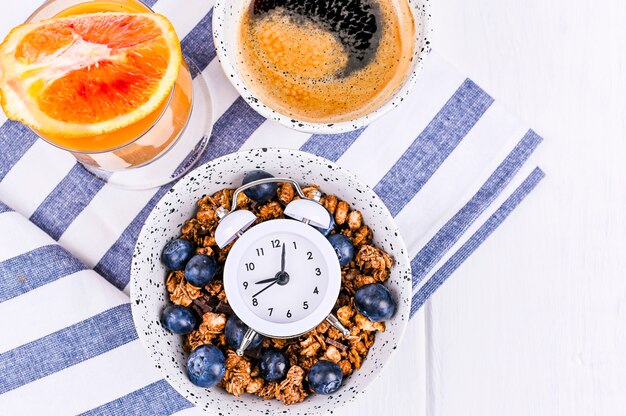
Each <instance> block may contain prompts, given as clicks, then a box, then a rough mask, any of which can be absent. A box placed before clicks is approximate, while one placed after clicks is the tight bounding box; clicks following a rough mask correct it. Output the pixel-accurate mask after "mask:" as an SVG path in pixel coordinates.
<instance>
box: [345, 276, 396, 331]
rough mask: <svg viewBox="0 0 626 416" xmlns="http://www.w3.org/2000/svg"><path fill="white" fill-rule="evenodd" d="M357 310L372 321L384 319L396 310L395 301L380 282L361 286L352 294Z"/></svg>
mask: <svg viewBox="0 0 626 416" xmlns="http://www.w3.org/2000/svg"><path fill="white" fill-rule="evenodd" d="M354 303H355V305H356V308H357V310H358V311H359V312H360V313H361V314H363V315H365V317H366V318H367V319H369V320H370V321H372V322H380V321H385V320H387V319H389V318H391V317H392V316H393V314H394V313H395V312H396V302H395V301H394V300H393V298H392V297H391V293H389V290H387V288H386V287H385V286H383V285H381V284H380V283H372V284H369V285H365V286H362V287H361V288H359V290H357V291H356V293H355V294H354Z"/></svg>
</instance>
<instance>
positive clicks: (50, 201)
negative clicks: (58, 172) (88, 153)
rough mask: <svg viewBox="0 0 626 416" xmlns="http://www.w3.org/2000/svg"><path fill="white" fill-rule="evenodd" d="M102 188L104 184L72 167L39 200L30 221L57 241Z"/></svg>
mask: <svg viewBox="0 0 626 416" xmlns="http://www.w3.org/2000/svg"><path fill="white" fill-rule="evenodd" d="M102 187H104V181H102V180H101V179H99V178H96V177H95V176H93V175H92V174H91V173H89V172H87V171H86V170H85V169H84V168H83V167H82V166H81V165H80V164H79V163H76V164H75V165H74V166H73V167H72V169H70V171H69V172H68V173H67V175H65V177H64V178H63V179H62V180H61V182H59V184H58V185H57V186H56V187H55V188H54V189H53V190H52V192H50V193H49V194H48V196H47V197H46V199H44V200H43V202H42V203H41V204H40V205H39V207H38V208H37V210H35V212H34V213H33V215H31V217H30V220H31V222H33V223H34V224H35V225H37V226H38V227H39V228H41V229H42V230H43V231H45V232H46V233H48V234H49V235H50V237H52V238H54V239H55V240H58V239H59V238H60V237H61V236H62V235H63V233H64V232H65V230H67V227H69V226H70V224H71V223H72V222H73V221H74V220H75V219H76V217H78V215H79V214H80V213H81V212H83V210H84V209H85V207H87V205H89V203H90V202H91V201H92V200H93V198H94V197H95V196H96V194H97V193H98V191H100V189H102Z"/></svg>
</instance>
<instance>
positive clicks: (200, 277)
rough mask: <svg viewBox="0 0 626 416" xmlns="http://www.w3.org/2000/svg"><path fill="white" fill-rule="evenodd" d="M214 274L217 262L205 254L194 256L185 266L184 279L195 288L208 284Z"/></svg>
mask: <svg viewBox="0 0 626 416" xmlns="http://www.w3.org/2000/svg"><path fill="white" fill-rule="evenodd" d="M215 273H217V261H215V258H213V257H209V256H207V255H205V254H196V255H195V256H193V257H192V258H191V259H190V260H189V261H188V262H187V265H186V266H185V279H186V280H187V281H188V282H189V283H191V284H192V285H194V286H197V287H202V286H204V285H206V284H207V283H210V282H211V280H213V276H215Z"/></svg>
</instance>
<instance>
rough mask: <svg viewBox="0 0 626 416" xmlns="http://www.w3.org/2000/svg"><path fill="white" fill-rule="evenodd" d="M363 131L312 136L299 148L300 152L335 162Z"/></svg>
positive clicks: (363, 129)
mask: <svg viewBox="0 0 626 416" xmlns="http://www.w3.org/2000/svg"><path fill="white" fill-rule="evenodd" d="M364 131H365V128H362V129H359V130H354V131H350V132H347V133H342V134H314V135H312V136H311V137H309V139H308V140H307V141H306V142H305V143H304V144H303V145H302V146H301V147H300V150H302V151H303V152H309V153H313V154H314V155H318V156H321V157H324V158H326V159H328V160H332V161H333V162H336V161H337V160H339V158H340V157H341V155H343V154H344V153H345V152H346V150H348V148H349V147H350V146H352V143H354V141H355V140H356V139H357V138H358V137H359V136H360V135H361V133H363V132H364ZM329 143H330V144H331V145H330V146H329Z"/></svg>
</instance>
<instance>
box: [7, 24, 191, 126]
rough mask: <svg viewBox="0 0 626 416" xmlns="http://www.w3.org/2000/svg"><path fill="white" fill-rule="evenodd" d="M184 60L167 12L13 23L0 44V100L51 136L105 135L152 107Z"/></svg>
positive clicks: (12, 113)
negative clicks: (164, 14) (14, 26)
mask: <svg viewBox="0 0 626 416" xmlns="http://www.w3.org/2000/svg"><path fill="white" fill-rule="evenodd" d="M181 62H182V52H181V48H180V42H179V40H178V37H177V35H176V32H175V31H174V28H173V27H172V25H171V23H170V22H169V20H168V19H167V18H165V17H164V16H161V15H159V14H154V13H108V12H107V13H93V14H84V15H76V16H71V17H65V18H58V19H50V20H44V21H41V22H37V23H29V24H25V25H21V26H18V27H16V28H14V29H13V30H12V31H11V32H10V33H9V34H8V35H7V37H6V39H5V40H4V42H3V43H2V44H1V45H0V104H1V105H2V108H3V110H4V112H5V114H6V115H7V117H9V118H10V119H13V120H17V121H21V122H22V123H24V124H26V125H27V126H29V127H31V128H33V129H35V130H36V131H38V132H39V133H41V134H43V135H45V136H49V137H67V138H79V137H89V136H94V135H99V134H106V133H109V132H113V131H115V130H119V129H121V128H123V127H126V126H129V125H131V124H133V123H135V122H137V121H139V120H141V119H143V118H144V117H146V116H148V115H149V114H151V113H153V112H154V111H155V110H156V109H157V108H158V107H159V106H160V105H161V104H162V103H163V102H164V101H165V100H166V99H167V97H168V96H169V94H170V91H171V89H172V87H173V85H174V83H175V82H176V79H177V77H178V72H179V69H180V65H181Z"/></svg>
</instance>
